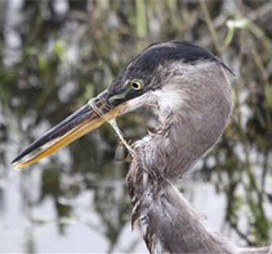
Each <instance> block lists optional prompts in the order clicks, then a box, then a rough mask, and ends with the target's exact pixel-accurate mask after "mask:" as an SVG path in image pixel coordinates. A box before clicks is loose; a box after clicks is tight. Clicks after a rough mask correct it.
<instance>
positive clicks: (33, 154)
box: [12, 91, 126, 169]
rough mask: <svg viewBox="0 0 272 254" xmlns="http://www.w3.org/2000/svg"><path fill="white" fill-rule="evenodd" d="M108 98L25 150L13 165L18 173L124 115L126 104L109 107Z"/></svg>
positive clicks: (82, 110) (98, 99)
mask: <svg viewBox="0 0 272 254" xmlns="http://www.w3.org/2000/svg"><path fill="white" fill-rule="evenodd" d="M108 98H109V93H108V92H107V91H105V92H103V93H101V94H100V95H99V96H97V97H96V98H94V99H92V100H90V101H89V102H88V103H87V104H86V105H84V106H83V107H82V108H80V109H79V110H77V111H76V112H75V113H73V114H72V115H70V116H69V117H67V118H66V119H65V120H63V121H62V122H61V123H59V124H58V125H56V126H55V127H53V128H52V129H51V130H49V131H48V132H47V133H45V134H44V135H43V136H42V137H41V138H39V139H38V140H36V141H34V142H33V143H32V144H31V145H29V146H28V147H27V148H26V149H25V150H23V151H22V153H20V154H19V155H18V156H17V157H16V158H15V159H14V160H13V161H12V164H13V166H14V167H15V168H16V169H20V168H22V167H24V166H29V165H31V164H32V163H35V162H37V161H39V160H41V159H42V158H45V157H47V156H49V155H50V154H53V153H55V152H56V151H57V150H59V149H60V148H62V147H64V146H67V145H68V144H70V143H72V142H73V141H75V140H76V139H78V138H80V137H82V136H83V135H85V134H87V133H89V132H91V131H93V130H95V129H97V128H98V127H99V126H101V125H102V124H103V123H105V122H106V121H109V120H110V119H113V118H115V117H117V116H118V115H120V114H122V112H123V110H124V108H125V104H126V103H122V104H120V105H118V106H112V105H111V104H109V103H107V101H108Z"/></svg>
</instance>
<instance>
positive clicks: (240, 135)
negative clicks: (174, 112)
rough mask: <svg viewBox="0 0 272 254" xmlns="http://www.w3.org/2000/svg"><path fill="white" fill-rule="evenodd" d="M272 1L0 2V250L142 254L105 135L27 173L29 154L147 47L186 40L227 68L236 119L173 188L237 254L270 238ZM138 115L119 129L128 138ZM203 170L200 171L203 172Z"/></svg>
mask: <svg viewBox="0 0 272 254" xmlns="http://www.w3.org/2000/svg"><path fill="white" fill-rule="evenodd" d="M271 39H272V2H271V1H264V0H258V1H249V0H225V1H223V0H222V1H201V2H198V1H195V0H191V1H188V0H187V1H180V0H162V1H144V0H135V1H132V0H130V1H126V0H101V1H98V0H97V1H95V0H43V1H27V0H1V1H0V252H5V253H7V252H20V253H22V252H25V253H44V252H89V253H131V252H137V253H146V252H147V250H146V248H145V246H144V244H143V242H142V240H141V239H140V236H139V233H138V232H137V230H135V231H134V232H131V227H130V211H131V206H130V202H129V198H128V194H127V188H126V184H125V175H126V172H127V169H128V165H127V163H126V162H120V161H116V160H114V154H115V151H116V149H117V147H118V140H117V138H116V136H115V134H114V132H113V130H112V129H111V127H109V125H107V124H106V125H104V126H103V127H102V128H100V129H99V130H98V131H95V132H94V133H92V134H91V135H87V136H86V137H84V138H82V139H80V140H78V141H77V142H75V143H73V144H72V145H70V146H69V147H67V148H65V149H62V150H61V151H59V152H58V153H57V154H55V155H53V156H51V157H50V158H48V159H46V160H44V161H42V162H40V163H38V164H35V165H33V166H31V167H29V168H27V169H25V170H23V171H22V172H17V171H15V170H13V168H12V167H11V165H10V162H11V160H12V159H13V158H14V157H15V155H16V154H18V152H19V151H21V150H22V149H23V148H24V147H25V146H26V145H28V144H29V143H30V142H32V141H33V140H34V139H36V138H37V137H39V136H40V135H41V134H43V133H44V132H45V131H46V130H48V129H49V128H50V127H52V126H53V125H55V124H56V123H58V122H59V121H60V120H62V119H63V118H64V117H66V116H67V115H69V114H70V113H71V112H73V111H74V110H75V109H77V108H78V107H80V106H81V105H82V104H84V103H85V102H86V101H87V100H88V99H89V98H91V97H92V96H94V95H96V94H98V93H99V92H101V91H102V90H104V89H105V88H106V87H107V86H108V85H109V84H110V82H111V80H112V79H113V78H114V77H115V76H116V75H117V74H118V71H119V70H120V68H121V67H122V66H123V65H124V64H125V63H126V62H127V61H128V60H129V59H130V58H131V57H132V56H133V55H135V54H137V53H138V52H140V51H141V50H143V49H144V48H145V47H146V46H148V45H149V44H150V43H154V42H159V41H168V40H189V41H193V42H196V43H199V44H201V45H203V46H204V47H206V48H208V49H209V50H211V51H212V52H213V53H214V54H216V55H218V56H219V57H221V58H222V59H223V60H224V62H225V63H226V64H227V65H228V66H229V67H230V68H231V69H232V70H233V72H234V73H235V78H233V82H232V87H233V93H234V100H235V112H234V115H233V118H232V121H231V124H230V125H229V126H228V128H227V130H226V131H225V133H224V136H223V137H222V140H221V142H220V143H219V144H218V145H217V146H216V148H215V149H213V151H212V152H211V153H210V154H209V155H208V156H206V157H205V158H204V159H203V160H202V161H200V162H199V163H198V165H197V168H198V169H199V170H198V172H197V173H195V174H192V175H191V176H189V177H188V178H186V179H185V180H183V182H177V186H178V187H179V188H180V190H181V191H182V192H183V193H184V196H185V197H186V199H187V200H189V201H190V203H191V204H193V206H194V207H195V208H196V209H197V210H198V211H199V212H200V213H203V214H205V215H206V216H207V219H208V221H209V224H210V225H211V226H212V227H213V228H214V229H215V230H218V231H220V232H222V233H223V234H224V235H225V236H228V237H230V238H231V239H232V240H233V241H235V242H236V243H238V244H239V245H241V246H260V245H265V244H269V243H270V242H271V240H272V234H271V228H272V227H271V222H272V203H271V202H272V150H271V147H272V44H271ZM150 121H152V119H149V120H148V121H147V120H146V119H145V118H144V117H143V114H137V113H130V114H128V115H126V116H124V117H123V118H122V119H119V120H118V123H119V125H120V127H121V129H122V130H123V132H124V135H125V137H126V139H127V140H129V141H131V142H133V141H135V140H137V139H139V138H141V137H143V136H144V135H145V134H146V129H147V126H148V124H149V122H150ZM200 169H201V170H200Z"/></svg>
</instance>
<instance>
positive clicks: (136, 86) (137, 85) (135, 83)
mask: <svg viewBox="0 0 272 254" xmlns="http://www.w3.org/2000/svg"><path fill="white" fill-rule="evenodd" d="M129 86H130V87H131V88H132V89H133V90H135V91H139V90H141V89H143V82H142V81H141V80H138V79H134V80H131V81H129Z"/></svg>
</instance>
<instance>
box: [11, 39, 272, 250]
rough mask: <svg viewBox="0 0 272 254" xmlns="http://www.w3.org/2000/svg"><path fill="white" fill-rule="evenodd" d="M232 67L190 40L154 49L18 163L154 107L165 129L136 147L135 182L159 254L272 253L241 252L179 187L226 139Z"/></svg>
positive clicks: (136, 204)
mask: <svg viewBox="0 0 272 254" xmlns="http://www.w3.org/2000/svg"><path fill="white" fill-rule="evenodd" d="M230 72H231V71H230V69H229V68H228V67H227V66H226V65H225V64H223V63H222V62H221V61H220V60H218V59H217V58H216V57H215V56H214V55H213V54H211V53H210V52H208V51H207V50H205V49H203V48H201V47H199V46H197V45H194V44H192V43H189V42H177V41H173V42H165V43H157V44H152V45H150V46H149V47H147V48H146V49H145V50H144V51H143V52H141V53H140V54H139V55H137V56H136V57H134V58H133V59H132V60H131V61H130V62H128V64H127V65H126V66H125V67H124V68H123V69H122V70H121V72H120V73H119V75H118V76H117V78H116V79H114V80H113V82H112V83H111V85H110V86H109V88H108V89H106V90H105V91H104V92H102V93H101V94H100V95H98V96H97V97H96V98H94V99H92V100H90V101H89V102H88V103H87V104H86V105H85V106H83V107H82V108H80V109H79V110H78V111H76V112H75V113H74V114H72V115H71V116H69V117H68V118H67V119H65V120H64V121H63V122H61V123H60V124H58V125H57V126H56V127H54V128H53V129H51V130H49V132H47V133H46V134H45V135H44V136H42V137H41V138H40V139H38V140H37V141H35V142H34V143H32V144H31V145H30V146H29V147H27V148H26V149H25V150H24V151H23V152H22V153H21V154H20V155H19V156H18V157H17V158H16V159H15V160H14V161H13V163H14V164H15V166H16V167H22V166H27V165H30V164H32V163H34V162H36V161H38V160H40V159H41V158H43V157H45V156H48V155H49V154H52V153H53V152H55V151H56V150H58V149H59V148H61V147H63V146H65V145H67V144H69V143H71V142H72V141H74V140H76V139H77V138H79V137H81V136H83V135H84V134H86V133H88V132H90V131H92V130H94V129H96V128H98V127H99V126H100V125H102V124H103V123H105V122H106V121H108V120H110V119H112V118H115V117H117V116H119V115H122V114H124V113H126V112H128V111H132V110H134V109H136V108H139V107H142V106H144V107H147V108H149V109H151V110H152V111H153V112H154V113H155V114H156V115H157V116H158V128H157V129H156V130H155V131H154V132H152V133H149V135H148V136H146V137H144V138H143V139H141V140H140V141H137V142H136V143H135V144H134V145H133V155H132V162H131V165H130V170H129V173H128V176H127V181H128V186H129V191H130V197H131V200H132V204H133V212H132V223H133V224H137V225H138V226H139V228H140V230H141V232H142V235H143V238H144V240H145V242H146V245H147V247H148V249H149V251H150V252H151V253H155V252H156V253H186V254H187V253H188V254H189V253H201V254H202V253H268V251H269V247H264V248H239V247H237V246H236V245H235V244H233V243H232V242H231V241H229V240H228V239H226V238H224V237H223V236H222V235H220V234H218V233H215V232H213V231H212V230H210V229H209V228H208V227H207V226H206V224H205V221H203V219H201V217H200V216H199V215H198V213H197V212H196V211H195V210H194V209H193V208H192V207H191V206H190V205H189V204H188V203H187V202H186V200H185V199H184V198H183V197H182V195H181V193H179V192H178V191H177V189H175V187H174V186H173V185H172V184H171V181H173V180H174V179H177V178H180V177H182V176H183V175H184V173H185V172H187V171H188V170H189V169H190V168H191V167H192V165H193V164H194V163H195V162H196V161H197V160H198V159H199V158H200V157H201V156H203V155H204V154H205V153H206V152H207V151H209V149H210V148H211V147H212V146H214V144H215V143H216V142H217V141H218V139H219V138H220V136H221V134H222V132H223V130H224V128H225V126H226V124H227V123H228V121H229V118H230V115H231V113H232V96H231V87H230V83H229V81H228V75H229V73H230Z"/></svg>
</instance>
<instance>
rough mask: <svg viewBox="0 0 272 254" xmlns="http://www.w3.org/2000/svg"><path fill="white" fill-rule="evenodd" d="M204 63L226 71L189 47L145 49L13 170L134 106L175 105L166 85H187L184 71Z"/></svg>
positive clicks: (16, 161)
mask: <svg viewBox="0 0 272 254" xmlns="http://www.w3.org/2000/svg"><path fill="white" fill-rule="evenodd" d="M206 62H208V63H213V64H216V65H220V66H221V67H222V66H223V67H224V68H226V69H228V68H227V67H226V66H225V65H224V64H223V63H221V62H220V61H219V60H217V58H216V57H215V56H214V55H212V54H211V53H209V52H208V51H206V50H205V49H203V48H201V47H199V46H196V45H194V44H192V43H188V42H166V43H157V44H153V45H150V46H149V47H148V48H146V49H145V50H144V51H143V52H141V53H140V54H139V55H137V56H136V57H134V58H133V59H132V60H131V61H129V62H128V63H127V64H126V65H125V66H124V68H123V69H122V70H121V71H120V73H119V75H118V76H117V77H116V78H115V79H114V80H113V81H112V83H111V85H110V86H109V87H108V88H107V89H106V90H105V91H104V92H102V93H101V94H99V95H98V96H97V97H95V98H93V99H91V100H90V101H89V102H88V103H87V104H86V105H84V106H83V107H82V108H80V109H79V110H78V111H76V112H75V113H73V114H72V115H70V116H69V117H68V118H66V119H65V120H64V121H62V122H61V123H59V124H58V125H56V126H55V127H54V128H52V129H51V130H49V131H48V132H47V133H45V134H44V135H43V136H42V137H41V138H39V139H38V140H36V141H34V142H33V143H32V144H31V145H30V146H28V147H27V148H26V149H25V150H23V151H22V153H20V154H19V155H18V156H17V157H16V158H15V159H14V160H13V162H12V163H13V164H14V166H15V167H17V168H21V167H23V166H28V165H30V164H32V163H34V162H36V161H39V160H40V159H42V158H44V157H47V156H48V155H50V154H52V153H54V152H56V151H57V150H59V149H60V148H61V147H64V146H66V145H68V144H70V143H71V142H73V141H75V140H76V139H78V138H80V137H81V136H83V135H85V134H87V133H89V132H91V131H93V130H94V129H96V128H98V127H99V126H101V125H102V124H103V123H105V122H107V121H109V120H110V119H113V118H116V117H118V116H120V115H122V114H124V113H126V112H128V111H132V110H134V109H136V108H138V107H141V106H155V107H156V105H157V104H158V103H160V101H162V100H163V101H164V104H167V105H171V103H174V101H175V102H176V104H177V102H178V101H179V100H180V97H179V94H177V93H176V92H175V91H174V89H175V86H171V84H175V85H178V86H181V85H179V83H183V84H185V83H186V81H185V82H181V81H182V80H186V73H190V70H191V69H194V68H195V67H196V66H198V65H199V63H206ZM182 69H184V70H182ZM195 75H196V72H194V71H193V72H191V76H195ZM195 78H196V79H197V77H195ZM187 87H188V86H187ZM158 94H159V95H160V96H158ZM165 102H166V103H165Z"/></svg>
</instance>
